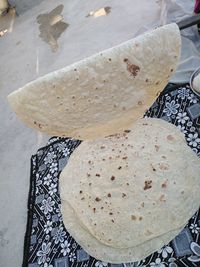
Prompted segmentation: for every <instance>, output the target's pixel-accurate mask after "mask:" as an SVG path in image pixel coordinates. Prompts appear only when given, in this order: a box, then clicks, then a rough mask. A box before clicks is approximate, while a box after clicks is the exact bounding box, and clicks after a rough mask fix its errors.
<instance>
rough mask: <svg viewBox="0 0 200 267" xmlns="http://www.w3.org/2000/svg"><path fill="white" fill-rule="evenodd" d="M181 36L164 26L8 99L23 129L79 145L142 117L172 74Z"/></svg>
mask: <svg viewBox="0 0 200 267" xmlns="http://www.w3.org/2000/svg"><path fill="white" fill-rule="evenodd" d="M180 45H181V39H180V32H179V28H178V26H177V25H176V24H169V25H165V26H163V27H160V28H157V29H155V30H153V31H150V32H147V33H146V34H144V35H141V36H138V37H137V38H135V39H132V40H129V41H127V42H125V43H122V44H120V45H118V46H115V47H113V48H110V49H108V50H105V51H103V52H101V53H98V54H96V55H94V56H91V57H89V58H87V59H84V60H82V61H79V62H77V63H75V64H73V65H70V66H68V67H66V68H64V69H61V70H58V71H55V72H53V73H50V74H48V75H46V76H44V77H41V78H39V79H38V80H36V81H33V82H30V83H28V84H26V85H25V86H24V87H22V88H20V89H19V90H17V91H15V92H13V93H11V94H10V95H9V96H8V101H9V103H10V105H11V106H12V108H13V110H14V111H15V112H16V114H17V115H18V116H19V118H20V119H22V121H24V122H25V123H26V124H27V125H28V126H30V127H32V128H35V129H37V130H40V131H42V132H45V133H48V134H50V135H57V136H68V137H74V138H78V139H81V140H85V139H95V138H98V137H105V136H107V135H110V134H114V133H116V132H120V131H122V130H124V129H126V128H128V127H129V126H130V125H132V123H133V122H134V121H135V120H136V119H138V118H140V117H142V115H143V113H144V111H145V110H146V109H147V108H148V107H149V106H150V105H151V104H152V103H153V102H154V100H155V98H156V96H157V94H158V93H159V92H160V91H162V90H163V89H164V87H165V85H166V84H167V82H168V81H169V78H170V76H171V75H172V74H173V73H174V71H175V69H176V66H177V63H178V59H179V54H180Z"/></svg>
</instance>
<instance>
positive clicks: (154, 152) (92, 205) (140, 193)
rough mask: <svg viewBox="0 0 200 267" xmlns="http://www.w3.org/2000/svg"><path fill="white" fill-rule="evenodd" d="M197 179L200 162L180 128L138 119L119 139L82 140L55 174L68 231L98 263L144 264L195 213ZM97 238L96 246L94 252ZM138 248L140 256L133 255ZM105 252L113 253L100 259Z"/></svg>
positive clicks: (117, 137)
mask: <svg viewBox="0 0 200 267" xmlns="http://www.w3.org/2000/svg"><path fill="white" fill-rule="evenodd" d="M199 176H200V160H199V158H198V157H197V156H196V154H195V153H194V152H193V151H192V150H191V149H190V148H189V147H188V146H187V144H186V142H185V138H184V135H183V134H182V133H181V132H180V131H179V129H178V128H176V127H175V126H174V125H172V124H169V123H167V122H165V121H163V120H161V119H141V120H139V121H138V122H136V123H135V125H133V126H132V128H131V129H130V130H126V132H124V133H123V134H117V135H114V136H111V137H108V138H102V139H98V140H96V141H85V142H83V143H82V144H81V145H80V146H79V147H78V148H77V149H76V150H75V152H74V153H73V154H72V156H71V157H70V159H69V162H68V164H67V166H66V167H65V169H64V170H63V172H62V173H61V176H60V192H61V200H62V205H63V208H62V211H63V218H64V223H65V226H66V228H67V230H68V231H69V232H70V233H71V234H72V235H73V237H74V238H75V239H76V240H77V242H78V243H79V244H81V245H82V246H83V247H84V248H85V250H86V251H87V252H88V253H89V254H92V255H95V257H97V258H98V259H101V260H107V261H109V262H115V263H117V262H118V263H119V262H124V261H136V260H141V256H142V257H144V256H148V254H146V255H145V253H146V252H148V253H152V252H153V251H155V250H157V249H158V248H159V247H162V245H163V241H164V242H166V241H167V242H168V241H170V240H169V236H168V235H166V234H168V233H172V232H173V231H176V230H177V229H179V228H180V227H181V226H182V225H184V224H185V223H186V222H187V220H188V219H189V218H190V217H191V216H192V215H193V214H194V212H195V211H196V210H197V209H198V207H199V202H200V195H199V190H200V179H199V178H200V177H199ZM191 195H192V196H193V197H192V198H191ZM66 203H67V204H66ZM70 209H73V212H72V210H70ZM69 214H70V216H69ZM71 216H72V217H71ZM70 217H71V218H70ZM72 221H77V224H79V226H78V225H77V224H75V223H72ZM81 229H82V230H81ZM85 232H86V233H85ZM87 233H89V234H87ZM160 237H163V238H164V239H163V240H162V238H160ZM172 237H173V236H172V235H171V234H170V239H172ZM165 238H166V239H165ZM94 239H95V240H97V241H98V242H100V243H101V246H98V245H97V244H96V247H95V251H94ZM150 241H151V246H149V243H148V242H150ZM154 241H155V242H154ZM142 244H144V247H145V246H147V247H146V249H144V248H143V249H144V251H143V252H142V251H141V250H140V249H138V250H135V248H136V247H139V246H140V245H142ZM145 244H146V245H145ZM107 247H110V248H112V253H111V254H110V253H108V254H107V255H106V256H105V251H106V248H107ZM120 251H122V252H121V253H120ZM124 251H127V254H126V253H124ZM131 251H132V252H131Z"/></svg>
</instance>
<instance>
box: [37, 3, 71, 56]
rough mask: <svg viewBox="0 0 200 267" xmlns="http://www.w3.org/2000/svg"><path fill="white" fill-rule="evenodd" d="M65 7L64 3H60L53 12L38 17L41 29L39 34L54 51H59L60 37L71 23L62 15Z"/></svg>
mask: <svg viewBox="0 0 200 267" xmlns="http://www.w3.org/2000/svg"><path fill="white" fill-rule="evenodd" d="M63 8H64V6H63V5H59V6H57V7H56V8H54V9H53V10H52V11H51V12H49V13H44V14H40V15H39V16H38V17H37V22H38V24H39V30H40V35H39V36H40V37H41V39H42V40H43V41H44V42H46V43H48V44H49V45H50V47H51V50H52V52H57V51H58V48H59V45H58V39H59V37H60V36H61V34H62V33H63V32H64V31H65V30H66V29H67V28H68V27H69V24H68V23H66V22H64V21H63V16H62V15H61V13H62V11H63Z"/></svg>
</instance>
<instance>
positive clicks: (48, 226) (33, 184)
mask: <svg viewBox="0 0 200 267" xmlns="http://www.w3.org/2000/svg"><path fill="white" fill-rule="evenodd" d="M145 117H157V118H161V119H163V120H166V121H168V122H169V123H173V124H175V125H176V126H177V127H178V128H179V129H180V131H181V132H182V133H184V135H185V138H186V141H187V143H188V145H189V146H190V147H191V149H193V150H194V152H195V153H196V154H197V155H198V156H199V157H200V99H199V98H198V97H197V96H196V95H194V93H193V92H192V91H191V89H190V87H189V85H187V84H186V85H184V86H183V85H182V86H180V85H179V86H178V85H173V84H169V85H168V86H167V87H166V88H165V90H164V91H163V92H162V94H161V95H160V96H159V97H158V99H157V100H156V102H155V103H154V104H153V105H152V107H151V108H150V109H149V110H148V111H147V112H146V114H145ZM80 143H81V142H80V141H78V140H73V139H67V138H58V137H53V138H51V139H50V140H49V142H48V144H47V146H46V147H43V148H41V149H39V150H38V152H37V154H36V155H34V156H32V159H31V177H30V192H29V202H28V223H27V231H26V236H25V243H24V260H23V267H166V266H169V267H179V266H180V267H198V266H200V211H197V212H196V213H195V214H194V216H193V217H192V218H191V219H190V220H189V222H188V224H187V225H186V226H185V228H184V229H183V230H182V231H181V232H180V233H179V235H178V236H176V237H175V238H174V239H173V240H172V241H171V242H170V243H169V244H167V245H165V246H164V247H163V248H161V249H160V250H158V251H157V252H155V253H153V254H152V255H150V256H149V257H147V258H146V259H143V260H142V261H140V262H135V263H122V264H110V263H107V262H103V261H100V260H97V259H94V258H93V257H91V256H90V255H88V254H87V253H86V252H85V251H84V250H83V249H82V248H81V247H80V246H79V244H78V243H76V241H75V240H74V239H73V238H72V237H71V236H70V235H69V233H68V232H67V230H66V229H65V227H64V224H63V221H62V214H61V212H60V205H61V203H60V196H59V186H58V183H59V174H60V172H61V171H62V169H63V168H64V167H65V166H66V164H67V161H68V159H69V157H70V155H71V153H72V152H73V150H74V149H76V147H77V146H78V145H79V144H80ZM133 238H134V237H133Z"/></svg>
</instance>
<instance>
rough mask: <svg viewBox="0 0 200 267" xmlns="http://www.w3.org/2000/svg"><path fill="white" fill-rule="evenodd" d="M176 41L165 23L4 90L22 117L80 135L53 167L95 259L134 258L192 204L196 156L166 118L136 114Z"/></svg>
mask: <svg viewBox="0 0 200 267" xmlns="http://www.w3.org/2000/svg"><path fill="white" fill-rule="evenodd" d="M180 43H181V41H180V32H179V29H178V27H177V25H176V24H170V25H166V26H163V27H160V28H158V29H156V30H153V31H151V32H148V33H146V34H144V35H141V36H139V37H137V38H135V39H133V40H129V41H127V42H125V43H123V44H120V45H118V46H116V47H113V48H111V49H109V50H106V51H103V52H101V53H99V54H97V55H94V56H92V57H90V58H87V59H85V60H82V61H80V62H77V63H75V64H73V65H71V66H68V67H66V68H64V69H62V70H59V71H56V72H54V73H51V74H48V75H46V76H44V77H42V78H40V79H38V80H36V81H34V82H31V83H29V84H27V85H26V86H24V87H23V88H21V89H19V90H18V91H16V92H14V93H12V94H11V95H9V96H8V100H9V102H10V104H11V106H12V107H13V109H14V110H15V112H16V113H17V115H18V116H19V117H20V118H21V119H22V120H23V121H24V122H25V123H27V125H29V126H30V127H33V128H35V129H38V130H40V131H42V132H45V133H48V134H52V135H58V136H68V137H73V138H78V139H81V140H84V142H82V143H81V145H80V146H79V147H78V148H77V149H76V150H75V152H74V153H73V154H72V156H71V157H70V159H69V161H68V164H67V166H66V167H65V169H64V170H63V172H62V173H61V176H60V192H61V200H62V201H61V202H62V214H63V220H64V223H65V226H66V229H67V230H68V231H69V233H70V234H71V235H72V236H73V237H74V238H75V239H76V241H77V242H78V243H79V244H80V245H81V246H82V247H83V248H84V249H85V250H86V251H87V252H88V253H89V254H90V255H92V256H94V257H96V258H97V259H101V260H103V261H108V262H111V263H121V262H131V261H137V260H141V259H142V258H144V257H146V256H148V255H149V254H150V253H152V252H154V251H155V250H157V249H159V248H161V247H162V246H163V245H164V244H166V243H168V242H169V241H170V240H171V239H172V238H173V237H174V236H175V235H176V234H177V233H178V232H179V231H180V229H181V228H182V227H183V226H184V225H185V224H186V223H187V220H188V219H189V218H190V217H191V216H192V215H193V213H194V212H195V211H196V210H197V209H198V206H199V201H200V195H199V190H200V179H199V178H200V177H199V174H200V162H199V159H198V157H197V156H196V155H195V153H194V152H193V151H192V150H191V149H190V148H189V147H188V146H187V144H186V142H185V138H184V136H183V134H182V133H181V132H180V131H179V130H178V129H177V128H176V127H175V126H173V125H171V124H169V123H167V122H165V121H162V120H160V119H140V118H141V117H142V116H143V113H144V112H145V110H146V109H147V108H148V107H149V106H150V105H151V104H152V103H153V102H154V100H155V99H156V97H157V95H158V94H159V92H160V91H162V90H163V89H164V87H165V85H166V84H167V83H168V81H169V78H170V77H171V75H172V74H173V73H174V72H175V70H176V66H177V63H178V59H179V54H180Z"/></svg>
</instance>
